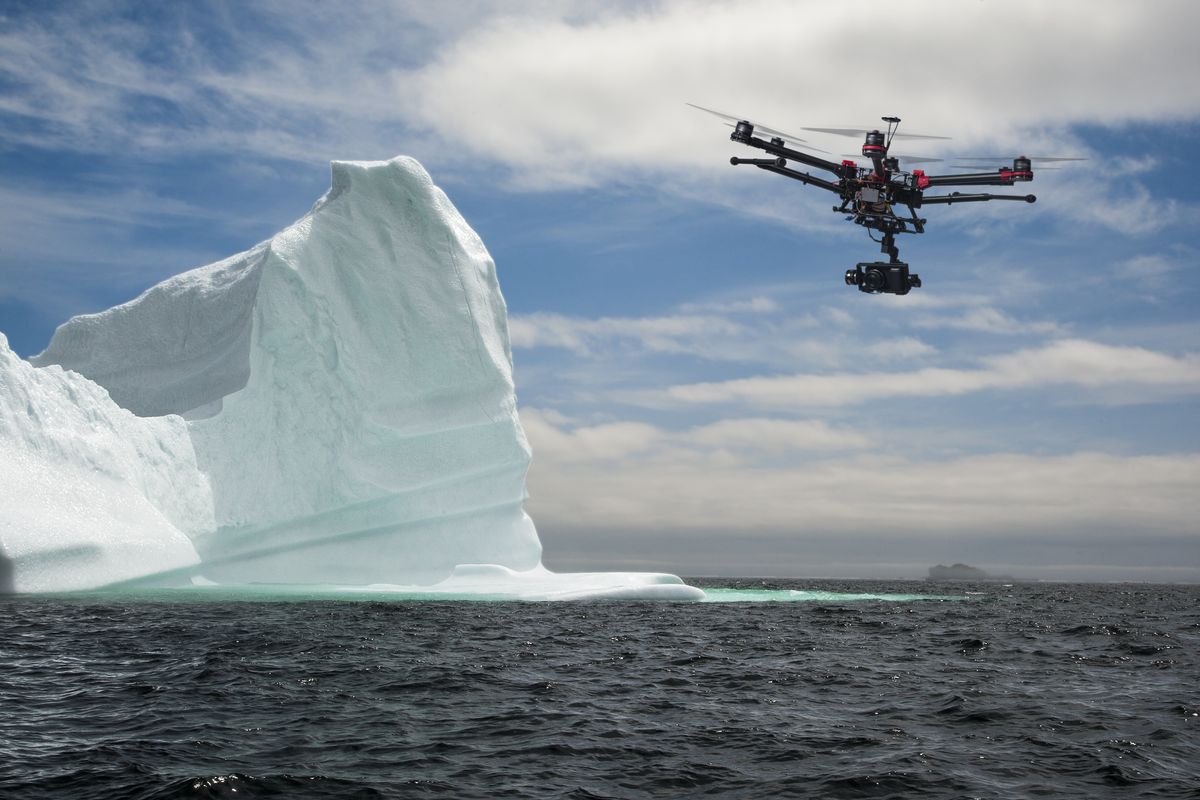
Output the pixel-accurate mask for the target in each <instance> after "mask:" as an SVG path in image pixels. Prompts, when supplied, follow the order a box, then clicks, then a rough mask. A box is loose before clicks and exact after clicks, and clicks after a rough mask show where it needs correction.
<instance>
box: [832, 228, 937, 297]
mask: <svg viewBox="0 0 1200 800" xmlns="http://www.w3.org/2000/svg"><path fill="white" fill-rule="evenodd" d="M879 249H880V250H881V251H882V252H884V253H887V254H888V258H889V260H888V261H869V262H863V263H860V264H855V265H854V269H848V270H846V285H847V286H857V287H858V290H859V291H860V292H866V293H867V294H908V292H909V290H910V289H917V288H920V286H921V276H920V275H917V274H915V273H913V274H910V273H909V271H908V264H906V263H904V262H903V261H901V260H900V248H898V247H896V242H895V236H894V235H893V234H892V233H885V234H884V235H883V242H882V246H881V247H880V248H879Z"/></svg>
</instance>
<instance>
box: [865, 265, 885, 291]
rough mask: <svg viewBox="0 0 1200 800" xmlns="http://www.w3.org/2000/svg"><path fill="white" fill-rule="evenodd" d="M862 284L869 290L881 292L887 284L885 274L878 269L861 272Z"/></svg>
mask: <svg viewBox="0 0 1200 800" xmlns="http://www.w3.org/2000/svg"><path fill="white" fill-rule="evenodd" d="M862 282H863V286H864V287H866V289H867V291H869V292H881V291H883V287H885V286H887V276H886V275H884V274H883V272H881V271H880V270H878V269H869V270H867V271H866V272H864V273H863V277H862Z"/></svg>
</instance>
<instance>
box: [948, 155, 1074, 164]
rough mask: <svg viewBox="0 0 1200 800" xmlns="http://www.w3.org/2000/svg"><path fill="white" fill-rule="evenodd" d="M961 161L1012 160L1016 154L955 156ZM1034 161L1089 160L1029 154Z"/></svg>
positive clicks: (1029, 157)
mask: <svg viewBox="0 0 1200 800" xmlns="http://www.w3.org/2000/svg"><path fill="white" fill-rule="evenodd" d="M955 158H957V159H958V160H959V161H986V162H995V161H1012V160H1013V158H1014V156H955ZM1027 158H1028V159H1029V160H1030V161H1033V162H1046V163H1049V162H1054V161H1087V159H1086V158H1074V157H1063V156H1027Z"/></svg>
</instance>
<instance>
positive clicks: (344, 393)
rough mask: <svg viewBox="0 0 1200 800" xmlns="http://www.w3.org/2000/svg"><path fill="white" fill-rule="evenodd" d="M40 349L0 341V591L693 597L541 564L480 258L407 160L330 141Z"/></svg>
mask: <svg viewBox="0 0 1200 800" xmlns="http://www.w3.org/2000/svg"><path fill="white" fill-rule="evenodd" d="M30 362H31V363H30ZM30 362H25V361H22V360H21V359H19V358H18V357H17V356H16V355H15V354H13V353H12V351H11V350H10V349H9V348H8V345H7V341H6V340H4V338H3V337H2V336H0V480H2V481H3V486H4V492H3V497H2V499H0V591H5V590H7V591H18V592H24V591H35V592H45V591H62V590H73V589H87V588H98V587H105V586H112V585H127V586H128V585H171V584H180V583H183V584H209V583H213V582H215V583H218V584H225V585H230V584H235V585H236V584H251V583H256V584H262V583H280V584H307V585H327V586H364V587H365V586H376V587H378V586H392V587H409V589H411V588H412V587H433V586H442V587H444V588H446V590H447V591H453V592H459V591H467V592H478V593H483V594H490V595H497V596H506V597H517V598H522V599H545V598H551V597H588V596H596V597H629V596H645V597H654V598H660V599H687V600H691V599H700V598H701V597H702V596H703V592H701V591H700V590H699V589H695V588H693V587H690V586H686V585H685V584H683V583H682V582H681V581H680V580H679V579H678V578H677V577H675V576H671V575H658V574H639V573H588V574H581V575H579V576H578V580H576V581H574V582H573V580H572V576H571V575H555V574H553V573H550V572H548V571H546V570H545V569H544V568H542V566H541V543H540V542H539V539H538V534H537V531H536V529H535V528H534V525H533V522H532V521H531V520H530V519H529V517H528V516H527V515H526V514H525V512H524V510H523V507H522V504H523V502H524V500H525V497H526V493H525V473H526V471H527V469H528V466H529V461H530V449H529V445H528V443H527V441H526V439H525V435H524V432H523V431H522V429H521V424H520V421H519V419H518V417H517V410H516V398H515V394H514V387H513V380H512V354H511V350H510V347H509V341H508V326H507V316H506V310H505V305H504V299H503V297H502V296H501V294H500V288H499V284H498V283H497V279H496V270H495V265H494V263H493V262H492V259H491V258H490V256H489V255H488V253H487V250H486V249H485V248H484V246H483V243H482V242H481V241H480V239H479V237H478V236H477V235H476V234H475V232H474V231H473V230H471V228H470V227H469V226H468V225H467V223H466V222H465V220H463V218H462V216H461V215H460V214H459V213H458V211H457V210H456V209H455V208H454V206H453V205H452V204H451V203H450V201H449V200H448V199H447V197H446V195H445V194H444V193H443V192H442V191H441V190H440V189H438V188H437V187H436V186H434V185H433V182H432V180H431V179H430V177H429V175H428V174H427V173H426V172H425V170H424V169H423V168H422V167H421V166H420V164H418V163H417V162H416V161H414V160H412V159H410V158H396V159H393V160H391V161H386V162H334V163H333V182H332V187H331V189H330V190H329V192H328V193H326V195H325V196H324V197H322V198H321V199H320V200H319V201H318V202H317V204H316V205H315V206H314V207H313V209H312V211H311V212H310V213H309V214H308V215H306V216H305V217H303V218H302V219H300V220H299V221H298V222H296V223H295V224H293V225H292V226H290V227H289V228H287V229H286V230H284V231H282V232H281V233H279V234H277V235H276V236H274V237H273V238H272V239H270V240H269V241H266V242H264V243H262V244H260V245H258V246H256V247H254V248H252V249H250V250H248V251H246V252H245V253H241V254H239V255H236V256H233V257H231V258H228V259H226V260H224V261H220V262H218V263H215V264H211V265H209V266H206V267H201V268H199V269H196V270H192V271H190V272H186V273H183V274H181V275H177V276H175V277H173V278H170V279H168V280H166V281H164V282H163V283H160V284H159V285H157V286H155V287H153V288H151V289H149V290H148V291H146V292H145V293H143V294H142V295H141V296H140V297H138V298H136V299H135V300H132V301H130V302H128V303H125V304H123V305H120V306H117V307H115V308H111V309H109V310H107V311H104V312H101V313H99V314H88V315H83V316H79V317H75V318H74V319H71V320H69V321H68V322H66V323H65V324H63V325H62V326H61V327H60V328H59V329H58V330H57V331H56V332H55V334H54V337H53V339H52V340H51V342H50V345H49V346H48V347H47V349H46V350H45V351H44V352H43V353H41V354H40V355H38V356H36V357H34V358H32V359H30ZM34 366H36V367H38V369H35V368H34ZM604 576H607V578H606V577H604ZM539 587H544V591H539Z"/></svg>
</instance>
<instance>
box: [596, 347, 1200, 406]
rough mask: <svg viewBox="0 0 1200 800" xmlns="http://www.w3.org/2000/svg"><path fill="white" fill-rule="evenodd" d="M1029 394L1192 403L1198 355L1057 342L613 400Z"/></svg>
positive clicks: (1199, 388)
mask: <svg viewBox="0 0 1200 800" xmlns="http://www.w3.org/2000/svg"><path fill="white" fill-rule="evenodd" d="M1030 387H1034V388H1036V387H1042V388H1045V387H1073V388H1076V389H1088V390H1096V391H1093V393H1092V395H1090V396H1089V397H1088V399H1089V400H1092V401H1098V402H1125V403H1130V402H1154V401H1157V400H1163V399H1168V398H1172V397H1179V396H1184V395H1191V394H1196V393H1197V392H1200V354H1187V355H1183V356H1172V355H1168V354H1166V353H1160V352H1156V351H1152V350H1147V349H1144V348H1141V347H1118V346H1112V345H1106V344H1100V343H1097V342H1091V341H1085V340H1081V339H1064V340H1061V341H1056V342H1052V343H1050V344H1048V345H1045V346H1042V347H1037V348H1029V349H1024V350H1019V351H1016V352H1014V353H1010V354H1007V355H1002V356H994V357H990V358H987V359H984V360H983V366H982V367H979V368H974V369H950V368H944V367H928V368H924V369H919V370H915V371H911V372H869V373H835V374H830V375H816V374H802V375H787V376H770V377H755V378H742V379H738V380H731V381H721V382H708V383H693V384H683V385H677V386H671V387H669V388H667V389H663V390H646V391H639V392H625V393H622V394H621V395H620V396H621V399H624V400H626V401H628V402H631V403H635V404H636V403H640V404H644V405H646V406H650V407H672V406H680V405H695V404H725V403H737V404H746V405H750V406H755V407H764V408H795V407H813V406H840V405H848V404H858V403H865V402H870V401H873V400H879V399H882V398H887V397H935V396H944V395H960V394H966V393H969V392H978V391H982V390H985V389H1017V388H1030ZM1099 390H1104V393H1101V392H1100V391H1099Z"/></svg>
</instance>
